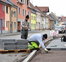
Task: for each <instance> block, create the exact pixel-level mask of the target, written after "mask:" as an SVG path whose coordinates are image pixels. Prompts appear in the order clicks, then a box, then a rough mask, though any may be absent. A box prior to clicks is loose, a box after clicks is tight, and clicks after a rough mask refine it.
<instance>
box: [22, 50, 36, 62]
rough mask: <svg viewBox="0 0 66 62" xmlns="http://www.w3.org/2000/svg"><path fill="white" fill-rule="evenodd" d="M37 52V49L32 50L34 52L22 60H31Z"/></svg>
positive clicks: (26, 61) (28, 61)
mask: <svg viewBox="0 0 66 62" xmlns="http://www.w3.org/2000/svg"><path fill="white" fill-rule="evenodd" d="M36 52H37V50H34V51H32V52H31V53H30V54H29V55H28V57H27V58H26V59H25V60H23V61H22V62H30V60H31V59H32V58H33V57H34V55H35V54H36Z"/></svg>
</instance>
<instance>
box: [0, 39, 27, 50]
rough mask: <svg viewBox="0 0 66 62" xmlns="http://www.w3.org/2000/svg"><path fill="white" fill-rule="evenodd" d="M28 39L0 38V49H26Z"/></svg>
mask: <svg viewBox="0 0 66 62" xmlns="http://www.w3.org/2000/svg"><path fill="white" fill-rule="evenodd" d="M27 48H28V41H27V40H25V39H0V50H14V49H27Z"/></svg>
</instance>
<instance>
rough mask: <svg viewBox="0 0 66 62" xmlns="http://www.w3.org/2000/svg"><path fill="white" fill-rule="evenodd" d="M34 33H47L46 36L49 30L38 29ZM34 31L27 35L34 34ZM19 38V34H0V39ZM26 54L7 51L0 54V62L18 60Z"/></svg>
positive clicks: (16, 61)
mask: <svg viewBox="0 0 66 62" xmlns="http://www.w3.org/2000/svg"><path fill="white" fill-rule="evenodd" d="M35 33H47V34H48V36H50V31H49V30H45V31H39V32H35ZM35 33H34V32H32V33H29V35H28V37H29V36H30V35H32V34H35ZM3 38H5V39H21V35H20V34H19V35H10V36H2V37H1V36H0V39H3ZM27 55H28V54H27V53H8V54H0V62H18V61H19V60H22V59H24V58H25V57H26V56H27Z"/></svg>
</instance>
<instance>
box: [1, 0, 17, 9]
mask: <svg viewBox="0 0 66 62" xmlns="http://www.w3.org/2000/svg"><path fill="white" fill-rule="evenodd" d="M0 3H3V4H8V5H11V6H13V7H16V8H17V6H16V5H14V4H13V3H12V2H11V1H10V0H5V1H1V0H0Z"/></svg>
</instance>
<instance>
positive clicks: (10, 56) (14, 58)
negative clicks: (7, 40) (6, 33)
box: [0, 53, 28, 62]
mask: <svg viewBox="0 0 66 62" xmlns="http://www.w3.org/2000/svg"><path fill="white" fill-rule="evenodd" d="M27 55H28V53H7V54H0V62H20V60H21V61H22V60H23V59H24V58H25V57H26V56H27Z"/></svg>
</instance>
